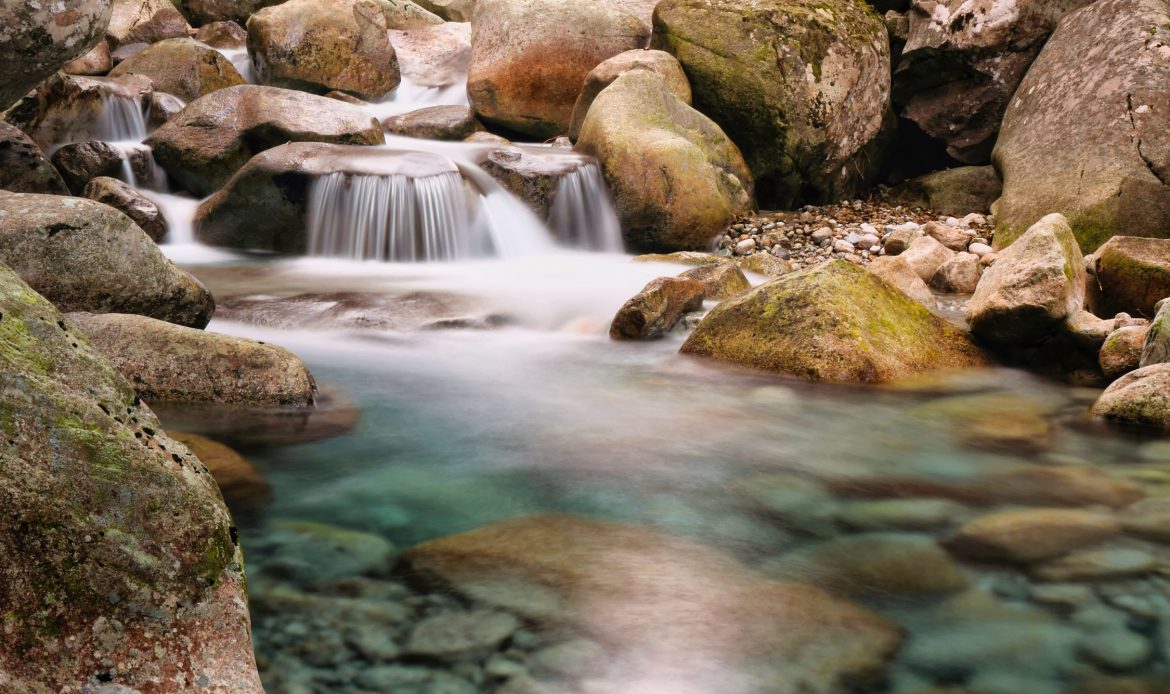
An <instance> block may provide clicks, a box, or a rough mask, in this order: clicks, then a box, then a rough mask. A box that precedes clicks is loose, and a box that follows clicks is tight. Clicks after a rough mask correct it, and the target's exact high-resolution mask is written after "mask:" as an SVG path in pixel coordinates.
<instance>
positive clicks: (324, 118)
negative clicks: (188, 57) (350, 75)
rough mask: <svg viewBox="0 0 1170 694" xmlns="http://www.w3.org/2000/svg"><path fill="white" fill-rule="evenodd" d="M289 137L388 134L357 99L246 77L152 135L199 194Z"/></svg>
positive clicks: (373, 140) (358, 138) (163, 156)
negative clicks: (256, 83)
mask: <svg viewBox="0 0 1170 694" xmlns="http://www.w3.org/2000/svg"><path fill="white" fill-rule="evenodd" d="M288 142H328V143H336V144H353V145H374V144H381V143H382V142H384V135H383V133H382V126H381V124H379V123H378V121H377V120H376V119H374V118H372V117H371V116H369V115H368V114H366V113H365V112H364V111H362V110H361V109H359V108H357V107H356V106H350V105H349V104H343V103H341V102H338V101H334V100H333V99H326V98H325V97H321V96H314V95H311V94H304V93H301V92H294V91H289V90H286V89H277V88H275V87H258V86H253V85H241V86H238V87H228V88H227V89H220V90H218V91H215V92H212V93H211V94H208V95H207V96H205V97H203V98H201V99H198V100H197V101H195V102H192V103H191V104H190V105H188V106H187V108H185V109H183V111H182V112H181V113H179V114H178V115H177V116H176V117H175V118H173V119H171V120H170V121H169V122H168V123H166V124H165V125H163V126H162V127H161V128H159V129H158V130H156V131H155V132H154V134H153V135H151V136H150V138H149V139H148V140H147V144H148V145H149V146H150V147H151V148H153V150H154V158H155V160H156V161H158V163H159V165H161V166H162V167H163V168H164V169H166V172H167V173H168V174H169V175H170V177H171V179H173V180H174V181H175V182H177V183H178V184H180V185H181V186H182V187H183V188H184V189H186V190H187V191H189V192H191V193H194V194H195V195H198V196H206V195H210V194H211V193H214V192H215V191H216V190H218V189H219V188H220V187H222V186H223V185H224V184H225V183H227V181H228V179H229V178H230V177H231V176H232V174H234V173H235V172H236V171H238V170H239V169H240V168H241V167H242V166H243V165H244V164H245V163H247V162H248V160H249V159H251V158H252V156H253V155H255V154H258V153H260V152H263V151H265V150H268V149H271V148H273V147H276V146H278V145H282V144H285V143H288Z"/></svg>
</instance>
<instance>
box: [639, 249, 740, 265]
mask: <svg viewBox="0 0 1170 694" xmlns="http://www.w3.org/2000/svg"><path fill="white" fill-rule="evenodd" d="M749 257H750V256H749ZM634 262H635V263H673V264H676V265H714V264H716V263H726V262H729V259H727V258H724V257H723V256H718V255H715V254H714V253H700V252H698V251H677V252H675V253H647V254H645V255H639V256H635V257H634Z"/></svg>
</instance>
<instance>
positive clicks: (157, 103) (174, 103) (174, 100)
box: [146, 92, 187, 158]
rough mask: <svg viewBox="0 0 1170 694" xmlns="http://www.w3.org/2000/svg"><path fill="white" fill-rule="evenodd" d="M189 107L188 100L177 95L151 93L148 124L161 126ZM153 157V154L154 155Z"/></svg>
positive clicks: (152, 126) (153, 126) (156, 126)
mask: <svg viewBox="0 0 1170 694" xmlns="http://www.w3.org/2000/svg"><path fill="white" fill-rule="evenodd" d="M186 107H187V102H185V101H183V100H182V99H180V98H179V97H177V96H173V95H171V94H166V93H164V92H155V93H153V94H151V95H150V108H149V109H148V110H147V114H146V116H147V124H148V125H150V127H151V128H155V129H157V128H161V127H162V125H163V123H166V122H167V121H169V120H170V119H172V118H174V117H175V116H176V115H178V113H179V111H182V110H183V109H184V108H186ZM152 158H153V155H152Z"/></svg>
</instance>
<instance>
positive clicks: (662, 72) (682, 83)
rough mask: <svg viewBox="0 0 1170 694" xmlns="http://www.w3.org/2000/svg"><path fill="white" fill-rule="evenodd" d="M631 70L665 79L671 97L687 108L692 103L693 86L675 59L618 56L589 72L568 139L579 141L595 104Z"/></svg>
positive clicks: (652, 54)
mask: <svg viewBox="0 0 1170 694" xmlns="http://www.w3.org/2000/svg"><path fill="white" fill-rule="evenodd" d="M630 70H649V71H650V72H653V73H655V74H657V75H658V76H660V77H661V78H662V83H663V84H664V85H665V86H666V88H667V90H668V91H670V93H671V94H674V95H675V96H677V97H678V98H679V100H680V101H682V102H683V103H684V104H687V105H690V103H691V84H690V82H688V81H687V76H686V73H684V72H683V70H682V66H681V65H679V63H678V61H677V60H675V58H674V56H672V55H671V54H669V53H667V52H665V51H654V50H647V49H642V48H639V49H635V50H632V51H626V52H624V53H618V54H617V55H615V56H613V57H612V58H608V59H606V60H604V61H602V62H601V64H600V65H598V66H597V67H595V68H593V69H592V70H590V71H589V74H588V75H586V76H585V85H584V86H583V87H582V88H581V94H580V96H578V97H577V102H576V104H575V105H574V106H573V117H572V119H571V121H570V125H569V139H571V140H574V141H576V140H577V137H578V136H579V135H580V133H581V125H582V124H583V123H584V122H585V116H586V115H587V114H588V113H589V107H590V106H592V105H593V100H594V99H596V98H597V95H598V94H600V93H601V90H603V89H605V88H606V87H608V86H609V85H611V84H613V81H614V80H616V79H617V78H618V77H621V76H622V75H623V74H625V73H627V72H629V71H630Z"/></svg>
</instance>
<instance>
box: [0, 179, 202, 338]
mask: <svg viewBox="0 0 1170 694" xmlns="http://www.w3.org/2000/svg"><path fill="white" fill-rule="evenodd" d="M0 262H3V263H6V264H7V265H8V266H9V267H11V268H12V269H13V270H15V271H16V272H17V273H18V274H20V276H21V277H22V278H24V279H25V281H26V282H28V283H29V285H30V286H32V287H33V289H35V290H37V291H38V292H39V293H41V294H42V295H43V296H45V298H47V299H49V300H50V301H52V302H53V303H54V304H55V305H56V306H57V307H58V308H59V309H61V310H62V311H89V312H93V313H135V314H140V315H144V316H150V317H152V318H158V319H160V320H165V321H170V322H172V323H176V324H178V325H189V326H194V327H199V328H201V327H203V326H205V325H207V322H208V321H209V320H211V315H212V314H213V313H214V312H215V301H214V299H213V298H212V296H211V293H210V292H208V291H207V289H206V288H205V287H204V286H203V285H202V284H200V283H199V281H198V280H196V279H195V278H194V277H192V276H191V275H189V274H187V273H186V272H183V271H182V270H180V269H178V268H177V267H175V266H174V265H173V264H172V263H171V262H170V261H169V260H167V258H166V256H164V255H163V253H162V251H160V250H159V249H158V246H156V245H155V244H154V242H153V241H151V240H150V237H148V236H147V235H146V234H145V233H144V232H143V231H142V230H141V229H140V228H138V226H137V225H136V224H134V222H132V221H131V220H130V218H129V217H127V216H126V215H124V214H122V213H121V212H118V211H117V210H115V209H114V208H112V207H108V206H106V205H103V204H101V203H98V202H94V201H92V200H86V199H83V198H65V197H60V196H55V195H25V194H17V193H3V192H0Z"/></svg>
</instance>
